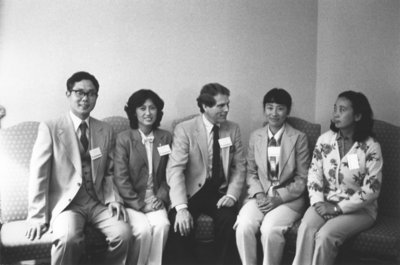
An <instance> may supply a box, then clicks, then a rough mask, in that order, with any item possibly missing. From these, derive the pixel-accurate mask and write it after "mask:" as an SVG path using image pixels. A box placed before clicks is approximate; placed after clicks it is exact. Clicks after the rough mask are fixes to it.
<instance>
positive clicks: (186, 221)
mask: <svg viewBox="0 0 400 265" xmlns="http://www.w3.org/2000/svg"><path fill="white" fill-rule="evenodd" d="M193 227H194V223H193V217H192V215H191V214H190V212H189V210H188V209H187V208H184V209H180V210H179V211H177V212H176V217H175V224H174V231H175V233H177V232H179V233H180V234H181V236H188V235H189V234H190V231H191V230H192V229H193Z"/></svg>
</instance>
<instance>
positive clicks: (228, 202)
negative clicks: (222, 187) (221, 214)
mask: <svg viewBox="0 0 400 265" xmlns="http://www.w3.org/2000/svg"><path fill="white" fill-rule="evenodd" d="M233 205H235V201H234V200H233V199H232V198H231V197H229V196H227V195H224V196H222V198H221V199H219V200H218V202H217V208H218V209H219V208H221V207H232V206H233Z"/></svg>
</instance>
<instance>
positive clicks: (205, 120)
mask: <svg viewBox="0 0 400 265" xmlns="http://www.w3.org/2000/svg"><path fill="white" fill-rule="evenodd" d="M202 118H203V123H204V126H206V130H207V133H208V134H210V133H211V131H212V129H213V127H214V124H212V123H211V122H210V121H209V120H208V119H207V118H206V116H205V115H204V114H203V115H202ZM216 125H217V126H218V127H219V124H216Z"/></svg>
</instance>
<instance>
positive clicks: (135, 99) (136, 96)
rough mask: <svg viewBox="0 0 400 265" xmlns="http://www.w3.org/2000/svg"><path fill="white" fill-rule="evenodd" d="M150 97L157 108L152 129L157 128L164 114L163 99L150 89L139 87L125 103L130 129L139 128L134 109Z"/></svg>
mask: <svg viewBox="0 0 400 265" xmlns="http://www.w3.org/2000/svg"><path fill="white" fill-rule="evenodd" d="M148 99H150V100H151V101H152V102H153V104H154V105H155V106H156V108H157V118H156V121H155V122H154V123H153V126H152V129H153V130H154V129H157V128H158V127H159V126H160V123H161V119H162V117H163V115H164V112H163V108H164V101H163V100H162V99H161V98H160V97H159V96H158V95H157V94H156V93H155V92H153V91H152V90H150V89H140V90H138V91H136V92H134V93H133V94H132V95H131V96H130V97H129V100H128V103H126V105H125V108H124V110H125V112H126V114H127V115H128V119H129V125H130V127H131V128H132V129H137V128H139V121H138V118H137V116H136V109H137V108H139V107H140V106H142V105H143V104H144V103H145V102H146V100H148Z"/></svg>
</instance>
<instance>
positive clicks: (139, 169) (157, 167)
mask: <svg viewBox="0 0 400 265" xmlns="http://www.w3.org/2000/svg"><path fill="white" fill-rule="evenodd" d="M153 135H154V141H153V184H154V194H155V196H157V198H159V199H161V200H163V201H164V203H165V205H166V206H168V204H169V195H168V191H169V188H168V185H167V182H166V180H165V168H166V166H167V161H168V155H164V156H160V154H159V152H158V150H157V147H159V146H163V145H170V144H171V142H172V136H171V134H170V133H169V132H167V131H164V130H160V129H157V130H154V131H153ZM114 157H115V158H114V162H115V184H116V186H117V187H118V190H119V193H120V195H121V197H122V198H123V200H124V203H125V205H126V206H127V207H129V208H132V209H134V210H137V211H140V210H141V209H142V208H143V207H144V206H145V202H144V198H145V194H146V188H147V181H148V177H149V165H148V164H149V161H148V160H147V154H146V147H145V146H144V145H143V143H142V137H141V136H140V133H139V131H138V130H132V129H129V130H126V131H123V132H121V133H120V134H118V136H117V144H116V147H115V156H114Z"/></svg>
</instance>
